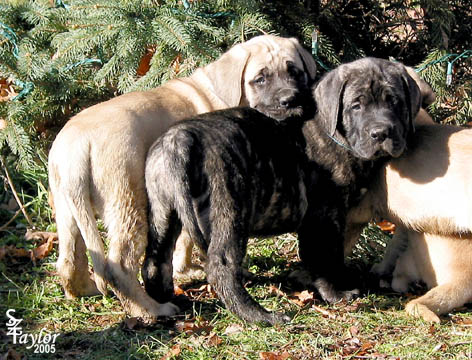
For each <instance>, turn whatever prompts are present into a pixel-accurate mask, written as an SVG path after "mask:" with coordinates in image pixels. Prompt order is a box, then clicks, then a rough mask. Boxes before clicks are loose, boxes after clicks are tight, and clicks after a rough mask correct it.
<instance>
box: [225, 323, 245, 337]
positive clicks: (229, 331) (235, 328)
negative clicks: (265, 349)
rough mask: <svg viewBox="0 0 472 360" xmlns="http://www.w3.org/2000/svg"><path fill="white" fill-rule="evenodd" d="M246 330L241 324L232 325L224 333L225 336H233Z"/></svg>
mask: <svg viewBox="0 0 472 360" xmlns="http://www.w3.org/2000/svg"><path fill="white" fill-rule="evenodd" d="M243 330H244V328H243V327H242V326H241V325H239V324H230V325H228V327H227V328H226V330H225V331H224V333H223V335H233V334H238V333H240V332H242V331H243Z"/></svg>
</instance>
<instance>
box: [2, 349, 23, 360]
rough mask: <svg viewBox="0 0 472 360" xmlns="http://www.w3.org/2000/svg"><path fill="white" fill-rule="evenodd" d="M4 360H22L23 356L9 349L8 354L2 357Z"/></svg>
mask: <svg viewBox="0 0 472 360" xmlns="http://www.w3.org/2000/svg"><path fill="white" fill-rule="evenodd" d="M2 360H21V354H19V353H18V352H16V351H15V350H13V349H9V350H8V352H7V353H6V354H5V355H3V356H2Z"/></svg>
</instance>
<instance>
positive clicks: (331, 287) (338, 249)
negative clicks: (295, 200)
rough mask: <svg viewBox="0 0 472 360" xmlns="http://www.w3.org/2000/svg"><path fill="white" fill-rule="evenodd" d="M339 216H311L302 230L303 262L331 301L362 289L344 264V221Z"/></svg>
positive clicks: (327, 299)
mask: <svg viewBox="0 0 472 360" xmlns="http://www.w3.org/2000/svg"><path fill="white" fill-rule="evenodd" d="M337 218H338V216H331V217H330V218H328V217H324V216H319V215H314V216H310V217H309V218H308V219H306V221H304V224H302V226H301V227H300V229H299V231H298V241H299V255H300V259H301V261H302V265H303V266H304V267H305V268H306V269H307V271H308V272H309V275H310V276H309V278H311V281H312V282H311V285H312V286H314V287H315V288H316V290H317V291H318V292H319V294H320V295H321V297H322V299H323V300H325V301H327V302H329V303H334V302H337V301H340V300H350V299H352V298H354V297H356V296H357V295H359V290H358V289H353V287H354V286H353V285H352V282H351V281H350V280H349V277H350V276H349V275H348V272H347V269H346V266H345V264H344V238H343V232H342V231H341V229H342V228H343V224H340V222H339V221H337V220H336V219H337ZM346 288H349V290H345V289H346Z"/></svg>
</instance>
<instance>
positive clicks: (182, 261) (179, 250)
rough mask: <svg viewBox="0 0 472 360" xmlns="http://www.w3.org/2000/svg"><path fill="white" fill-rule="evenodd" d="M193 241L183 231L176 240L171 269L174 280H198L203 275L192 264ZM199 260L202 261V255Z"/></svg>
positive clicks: (197, 267) (199, 268)
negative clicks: (172, 269)
mask: <svg viewBox="0 0 472 360" xmlns="http://www.w3.org/2000/svg"><path fill="white" fill-rule="evenodd" d="M192 249H193V240H192V239H191V238H190V235H189V234H188V232H187V231H186V230H185V229H184V230H183V231H182V232H181V234H180V236H179V237H178V239H177V243H176V245H175V250H174V255H173V268H174V277H175V278H191V279H194V278H200V277H202V276H203V275H204V273H203V268H202V267H201V266H199V265H197V264H194V263H192ZM200 258H202V260H204V259H203V258H204V256H203V254H200Z"/></svg>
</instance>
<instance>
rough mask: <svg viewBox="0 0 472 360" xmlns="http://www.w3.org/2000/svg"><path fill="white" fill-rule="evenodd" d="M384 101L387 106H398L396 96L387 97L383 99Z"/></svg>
mask: <svg viewBox="0 0 472 360" xmlns="http://www.w3.org/2000/svg"><path fill="white" fill-rule="evenodd" d="M385 100H386V101H387V102H388V103H389V104H392V105H396V104H398V98H397V97H396V96H393V95H387V96H386V97H385Z"/></svg>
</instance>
